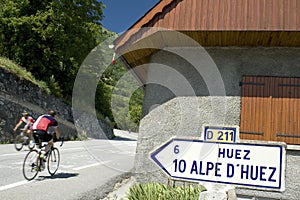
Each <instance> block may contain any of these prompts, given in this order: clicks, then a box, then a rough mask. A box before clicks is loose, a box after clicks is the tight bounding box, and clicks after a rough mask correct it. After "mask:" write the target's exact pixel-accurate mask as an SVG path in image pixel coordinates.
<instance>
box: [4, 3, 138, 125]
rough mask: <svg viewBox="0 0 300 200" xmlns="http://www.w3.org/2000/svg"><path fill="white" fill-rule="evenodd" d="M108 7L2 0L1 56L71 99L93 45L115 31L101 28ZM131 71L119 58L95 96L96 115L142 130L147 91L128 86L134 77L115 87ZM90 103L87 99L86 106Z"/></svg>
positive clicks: (110, 68)
mask: <svg viewBox="0 0 300 200" xmlns="http://www.w3.org/2000/svg"><path fill="white" fill-rule="evenodd" d="M104 8H105V5H104V4H103V3H102V1H98V0H74V1H65V0H63V1H57V0H49V1H32V0H0V56H3V57H6V58H8V59H9V60H13V61H14V62H15V63H17V64H18V65H19V66H22V67H24V68H25V69H26V71H27V72H26V73H25V72H24V73H23V71H24V70H22V68H20V67H19V69H21V70H18V69H17V68H15V67H14V68H15V72H14V73H17V74H19V73H22V74H23V75H24V76H25V77H27V78H28V79H29V80H32V81H33V82H34V83H36V84H38V85H39V86H40V87H43V88H44V89H45V90H46V91H49V90H51V92H52V93H53V94H54V95H56V96H58V97H63V98H64V99H65V101H66V102H71V96H72V90H73V86H74V81H75V78H76V75H77V72H78V69H79V67H80V66H81V64H82V62H83V61H84V59H85V58H86V56H87V55H88V54H89V53H90V51H91V50H92V49H93V48H95V47H96V46H97V45H98V44H99V43H101V42H102V41H104V40H105V39H107V38H108V37H110V36H112V35H114V33H112V32H110V31H108V30H106V29H104V28H102V25H101V20H102V18H103V12H102V9H104ZM100 54H101V55H99V56H101V57H107V56H110V58H111V56H112V55H107V54H108V53H107V52H101V53H100ZM0 62H1V60H0ZM2 62H3V61H2ZM8 65H10V64H8ZM127 71H128V70H127V69H126V68H125V67H124V65H123V64H121V62H119V61H117V62H116V64H115V65H111V66H109V67H108V68H107V69H106V71H105V73H104V74H103V76H102V77H101V80H100V81H99V83H98V87H97V91H96V94H95V95H96V97H95V99H91V101H94V100H95V107H96V110H97V115H98V116H100V117H101V118H103V119H106V118H109V119H110V120H111V122H109V123H110V125H111V126H115V128H117V127H122V128H124V129H131V130H137V127H138V124H139V120H140V119H139V118H140V116H141V110H142V109H141V107H142V101H143V90H142V89H138V90H137V91H135V92H134V93H133V92H132V91H129V89H128V88H130V85H132V84H134V83H133V81H134V80H135V79H134V78H133V77H131V78H130V79H128V81H127V82H124V83H123V84H122V85H119V86H118V87H116V86H117V85H118V82H119V80H120V79H121V78H122V77H123V76H124V74H126V73H128V72H127ZM34 77H35V78H34ZM36 79H37V80H41V82H39V81H36ZM83 84H84V83H83ZM83 87H87V86H86V85H85V86H83ZM62 94H63V95H62ZM112 97H114V98H116V99H117V100H116V102H117V107H116V108H112V106H111V102H112ZM122 101H123V102H122ZM89 103H90V102H82V104H83V105H89ZM128 107H129V111H128V109H127V108H128ZM84 108H85V107H84ZM90 109H93V108H90ZM113 109H115V111H114V112H113ZM89 111H90V110H89ZM115 118H117V119H118V120H115ZM116 122H117V125H115V124H116Z"/></svg>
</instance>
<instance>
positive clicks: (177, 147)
mask: <svg viewBox="0 0 300 200" xmlns="http://www.w3.org/2000/svg"><path fill="white" fill-rule="evenodd" d="M174 153H175V154H178V153H179V145H175V147H174Z"/></svg>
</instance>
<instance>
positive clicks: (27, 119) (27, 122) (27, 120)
mask: <svg viewBox="0 0 300 200" xmlns="http://www.w3.org/2000/svg"><path fill="white" fill-rule="evenodd" d="M34 121H35V120H34V119H33V118H32V117H31V116H30V115H29V113H28V112H26V111H24V112H23V113H22V117H21V118H20V120H19V122H18V123H17V124H16V126H15V128H14V129H13V130H14V131H15V132H16V131H17V129H18V128H19V127H20V126H21V125H22V124H23V125H24V128H23V132H24V133H26V134H27V135H28V136H29V137H30V138H32V134H31V127H32V125H33V123H34Z"/></svg>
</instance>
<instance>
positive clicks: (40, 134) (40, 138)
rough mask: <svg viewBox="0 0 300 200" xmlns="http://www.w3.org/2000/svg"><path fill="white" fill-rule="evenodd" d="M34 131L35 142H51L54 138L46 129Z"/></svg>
mask: <svg viewBox="0 0 300 200" xmlns="http://www.w3.org/2000/svg"><path fill="white" fill-rule="evenodd" d="M32 133H33V138H34V141H35V143H39V142H49V141H50V140H51V139H52V138H53V136H52V135H51V134H48V133H47V132H46V131H42V130H33V131H32Z"/></svg>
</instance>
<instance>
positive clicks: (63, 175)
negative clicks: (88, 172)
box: [36, 172, 79, 181]
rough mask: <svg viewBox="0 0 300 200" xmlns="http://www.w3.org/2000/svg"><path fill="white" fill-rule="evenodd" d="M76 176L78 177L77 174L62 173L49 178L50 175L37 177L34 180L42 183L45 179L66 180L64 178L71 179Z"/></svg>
mask: <svg viewBox="0 0 300 200" xmlns="http://www.w3.org/2000/svg"><path fill="white" fill-rule="evenodd" d="M78 175H79V173H64V172H61V173H57V174H55V175H53V176H51V175H48V176H39V177H38V178H37V179H36V180H37V181H43V180H45V179H59V178H63V179H66V178H72V177H75V176H78Z"/></svg>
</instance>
